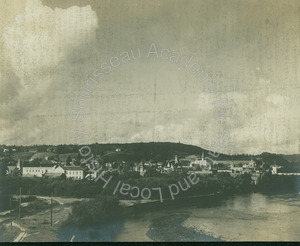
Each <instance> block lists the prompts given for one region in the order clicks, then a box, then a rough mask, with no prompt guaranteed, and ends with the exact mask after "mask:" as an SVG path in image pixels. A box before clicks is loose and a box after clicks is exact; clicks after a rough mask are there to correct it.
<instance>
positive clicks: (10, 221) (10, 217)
mask: <svg viewBox="0 0 300 246" xmlns="http://www.w3.org/2000/svg"><path fill="white" fill-rule="evenodd" d="M9 214H10V229H11V230H12V214H11V195H10V196H9Z"/></svg>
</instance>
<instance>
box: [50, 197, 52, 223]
mask: <svg viewBox="0 0 300 246" xmlns="http://www.w3.org/2000/svg"><path fill="white" fill-rule="evenodd" d="M50 211H51V226H52V192H51V202H50Z"/></svg>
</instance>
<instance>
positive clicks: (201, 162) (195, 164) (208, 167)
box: [190, 150, 211, 170]
mask: <svg viewBox="0 0 300 246" xmlns="http://www.w3.org/2000/svg"><path fill="white" fill-rule="evenodd" d="M190 167H191V168H197V167H199V168H200V169H206V170H211V165H210V164H209V162H208V161H207V160H205V159H204V151H203V150H202V158H201V160H195V161H192V162H191V163H190Z"/></svg>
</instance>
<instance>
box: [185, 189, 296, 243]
mask: <svg viewBox="0 0 300 246" xmlns="http://www.w3.org/2000/svg"><path fill="white" fill-rule="evenodd" d="M299 205H300V196H299V194H293V195H291V194H290V195H273V196H266V195H262V194H258V193H254V194H249V195H239V196H235V197H232V198H229V199H227V200H225V201H223V205H222V206H219V207H211V208H209V209H201V208H197V209H195V208H190V209H189V212H190V213H191V214H190V217H189V218H188V219H187V220H186V221H185V222H184V226H185V227H187V228H192V229H194V230H196V231H199V232H200V231H205V232H206V233H208V234H210V235H212V236H214V237H221V238H222V239H223V240H226V241H275V240H279V241H299V240H300V234H299V232H300V223H298V220H297V218H300V208H299Z"/></svg>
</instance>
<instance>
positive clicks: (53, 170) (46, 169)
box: [22, 164, 65, 177]
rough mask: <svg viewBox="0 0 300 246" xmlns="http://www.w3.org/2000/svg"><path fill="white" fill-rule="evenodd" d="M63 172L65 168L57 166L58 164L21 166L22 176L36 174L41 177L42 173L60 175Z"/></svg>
mask: <svg viewBox="0 0 300 246" xmlns="http://www.w3.org/2000/svg"><path fill="white" fill-rule="evenodd" d="M63 173H65V170H64V169H63V168H62V167H60V166H58V165H53V164H44V165H43V166H41V165H40V166H24V167H23V168H22V176H24V177H26V176H29V177H30V176H31V177H33V176H37V177H43V175H44V174H47V175H51V174H53V175H55V176H58V175H61V174H63Z"/></svg>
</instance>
